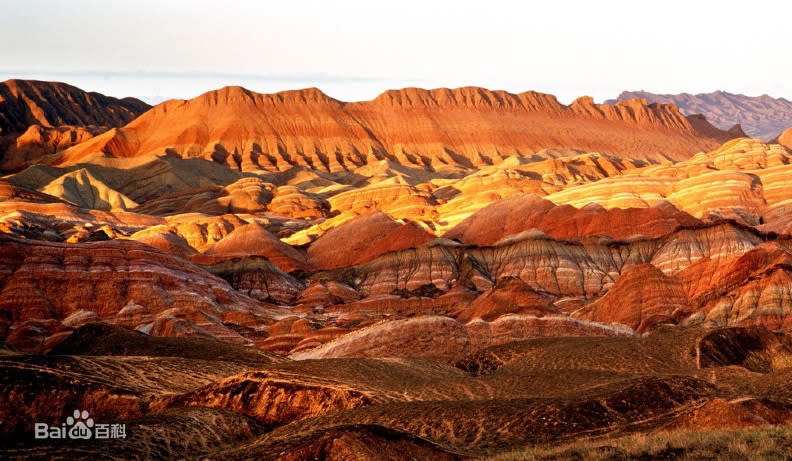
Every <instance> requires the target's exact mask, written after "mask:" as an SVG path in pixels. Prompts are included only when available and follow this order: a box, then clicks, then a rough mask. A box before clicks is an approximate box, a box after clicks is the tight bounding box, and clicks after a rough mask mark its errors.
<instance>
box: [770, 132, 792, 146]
mask: <svg viewBox="0 0 792 461" xmlns="http://www.w3.org/2000/svg"><path fill="white" fill-rule="evenodd" d="M773 142H775V143H778V144H781V145H782V146H784V147H786V148H787V149H792V128H787V129H786V130H784V132H783V133H781V134H780V135H778V137H777V138H776V139H775V140H774V141H773Z"/></svg>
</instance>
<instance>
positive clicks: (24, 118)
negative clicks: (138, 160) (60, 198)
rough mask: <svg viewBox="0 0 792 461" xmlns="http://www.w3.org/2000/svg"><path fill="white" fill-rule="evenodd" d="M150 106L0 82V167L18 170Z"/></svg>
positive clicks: (38, 84)
mask: <svg viewBox="0 0 792 461" xmlns="http://www.w3.org/2000/svg"><path fill="white" fill-rule="evenodd" d="M150 107H151V106H149V105H148V104H146V103H144V102H143V101H140V100H138V99H135V98H124V99H117V98H113V97H110V96H105V95H103V94H100V93H94V92H87V91H83V90H81V89H79V88H77V87H74V86H71V85H68V84H66V83H61V82H43V81H38V80H6V81H4V82H2V83H0V153H4V156H3V162H2V165H1V166H2V168H3V169H12V170H13V169H18V168H20V167H22V166H24V165H27V164H30V163H31V162H35V161H36V159H37V158H38V157H40V156H42V155H47V154H54V153H55V152H58V151H60V150H63V149H65V148H67V147H70V146H72V145H74V144H77V143H79V142H82V141H84V140H86V139H88V138H90V137H92V136H94V135H96V134H99V133H102V132H104V131H106V130H107V129H109V128H110V127H118V126H122V125H124V124H126V123H128V122H130V121H131V120H132V119H134V118H135V117H137V116H138V115H140V114H142V113H143V112H145V111H147V110H148V109H149V108H150Z"/></svg>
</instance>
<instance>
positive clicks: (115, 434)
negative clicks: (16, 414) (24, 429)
mask: <svg viewBox="0 0 792 461" xmlns="http://www.w3.org/2000/svg"><path fill="white" fill-rule="evenodd" d="M89 416H90V415H89V414H88V411H87V410H82V411H81V410H74V413H73V416H69V417H68V418H66V422H65V423H63V424H61V425H60V426H50V425H49V424H46V423H36V424H35V426H34V431H35V437H36V439H72V440H79V439H85V440H87V439H91V438H93V439H125V438H126V424H97V423H94V420H93V418H90V417H89Z"/></svg>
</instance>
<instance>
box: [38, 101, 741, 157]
mask: <svg viewBox="0 0 792 461" xmlns="http://www.w3.org/2000/svg"><path fill="white" fill-rule="evenodd" d="M731 137H732V134H730V133H727V132H724V131H720V130H718V129H716V128H714V127H712V126H711V125H709V124H708V123H706V121H703V120H691V119H689V118H687V117H686V116H684V115H682V114H681V113H680V112H679V110H678V109H677V108H676V106H673V105H658V104H648V103H647V102H646V101H645V100H640V99H636V100H631V101H626V102H620V103H617V104H615V105H597V104H594V102H593V101H592V99H591V98H589V97H583V98H579V99H577V100H576V101H575V102H573V103H572V104H571V105H569V106H566V105H563V104H560V103H559V102H558V101H557V100H556V98H555V97H554V96H551V95H547V94H541V93H535V92H525V93H520V94H511V93H507V92H504V91H489V90H486V89H483V88H472V87H468V88H459V89H454V90H450V89H444V88H443V89H435V90H423V89H417V88H407V89H403V90H392V91H387V92H385V93H383V94H382V95H380V96H379V97H377V98H376V99H374V100H372V101H366V102H354V103H346V102H342V101H337V100H335V99H333V98H330V97H328V96H327V95H325V94H324V93H322V92H321V91H319V90H318V89H315V88H310V89H305V90H296V91H286V92H282V93H275V94H259V93H254V92H252V91H248V90H246V89H244V88H240V87H226V88H222V89H219V90H216V91H210V92H208V93H205V94H203V95H201V96H199V97H197V98H195V99H192V100H189V101H181V100H171V101H167V102H164V103H162V104H160V105H158V106H156V107H154V108H153V109H151V110H149V111H148V112H146V113H145V114H144V115H142V116H141V117H139V118H137V119H135V120H134V121H132V122H131V123H129V124H128V125H126V126H124V127H123V128H119V129H114V130H110V131H108V132H106V133H104V134H102V135H100V136H97V137H95V138H93V139H90V140H88V141H86V142H83V143H81V144H78V145H76V146H74V147H72V148H70V149H68V150H66V151H64V152H62V153H61V154H60V155H59V156H57V157H56V158H53V159H51V161H50V163H52V164H56V165H70V164H75V163H80V162H86V161H97V160H99V159H101V158H102V157H140V156H147V155H164V154H165V153H175V154H179V155H181V156H184V157H203V158H207V159H212V160H214V161H217V162H220V163H225V164H228V165H229V166H231V167H233V168H236V169H241V170H244V171H255V170H266V171H279V170H281V171H282V170H287V169H290V168H292V167H294V166H304V167H308V168H313V169H318V170H325V171H343V170H351V169H354V168H356V167H358V166H361V165H365V164H369V163H371V162H373V161H378V160H382V159H388V160H392V161H396V162H398V163H400V164H403V165H412V166H419V167H430V168H434V169H440V168H448V167H457V168H458V167H477V166H482V165H489V164H493V163H497V162H499V161H501V160H503V159H505V158H507V157H509V156H512V155H515V154H522V155H529V156H530V155H532V154H534V153H536V152H538V151H540V150H541V149H542V148H561V147H564V148H575V149H582V150H586V151H603V152H608V153H613V154H616V155H620V156H622V157H626V158H632V159H639V160H651V161H659V160H663V159H672V160H683V159H686V158H688V157H690V156H691V155H693V154H695V153H696V152H698V151H701V150H711V149H714V148H715V147H717V146H718V145H719V144H720V143H722V142H723V141H725V140H727V139H730V138H731Z"/></svg>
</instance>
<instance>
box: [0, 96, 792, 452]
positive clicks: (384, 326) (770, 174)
mask: <svg viewBox="0 0 792 461" xmlns="http://www.w3.org/2000/svg"><path fill="white" fill-rule="evenodd" d="M58 94H60V93H46V94H45V99H46V98H50V97H51V98H53V100H54V101H60V99H59V96H57V95H58ZM23 99H24V98H23ZM46 104H49V105H52V104H50V103H49V102H46V101H45V102H41V103H38V105H39V106H43V105H46ZM97 104H98V103H97ZM108 104H109V103H108ZM113 104H115V103H113ZM55 106H57V107H66V105H64V104H61V103H58V104H56V105H55ZM55 106H53V107H55ZM86 107H89V109H87V110H88V112H87V113H86V114H84V115H85V117H82V116H81V118H80V117H78V118H72V119H68V120H67V119H66V118H64V117H66V116H67V115H68V113H67V114H66V115H63V116H62V117H61V118H60V119H54V118H53V119H52V121H49V120H44V119H41V120H39V119H36V120H35V121H36V123H35V124H33V125H29V126H28V125H25V123H28V122H25V121H24V117H22V116H20V120H22V121H23V123H22V125H24V126H26V127H27V128H25V131H23V132H21V133H20V132H15V133H14V134H13V135H10V136H9V139H11V138H13V139H11V140H12V141H13V142H12V148H10V149H9V150H6V151H5V153H6V156H7V158H6V159H5V161H6V163H4V165H5V166H6V167H8V168H10V169H13V171H10V172H8V174H6V175H4V176H3V177H2V178H0V396H2V397H0V421H2V422H3V424H0V458H2V459H6V458H9V459H28V458H36V459H38V458H51V457H61V458H81V459H82V458H85V457H86V456H93V457H96V458H101V459H105V458H108V459H131V458H142V459H161V458H167V459H170V458H179V459H181V458H211V459H251V458H262V459H286V460H300V459H366V460H368V459H383V460H385V459H402V458H408V459H443V460H446V459H449V460H458V459H484V458H487V459H489V458H492V457H495V458H497V459H500V458H503V459H512V458H514V459H524V458H529V459H533V458H534V457H536V456H534V455H535V454H536V453H544V454H542V455H541V456H540V457H539V458H540V459H566V458H573V459H578V458H581V456H582V457H584V458H588V457H592V458H602V457H607V458H641V459H644V458H652V459H654V458H669V457H679V456H685V457H692V458H696V459H698V458H728V459H750V458H751V456H753V457H757V456H758V457H763V456H764V455H765V454H767V455H768V456H765V457H772V456H769V455H770V454H776V453H786V452H788V451H789V450H788V448H789V446H792V445H790V444H789V443H788V442H785V440H792V438H787V439H784V438H783V437H780V436H779V434H781V435H783V431H787V432H786V433H789V430H790V429H789V428H790V427H792V426H790V425H791V424H792V384H790V383H792V334H790V333H791V332H792V192H790V191H792V151H790V150H789V149H788V148H787V147H785V145H787V146H788V145H789V142H788V141H789V132H788V131H787V132H786V133H785V134H783V135H781V136H780V137H779V142H780V144H772V143H771V144H768V143H764V142H762V141H760V140H757V139H751V138H748V137H745V136H744V133H742V132H741V130H740V129H739V127H736V128H733V129H730V130H729V131H728V132H726V131H722V130H719V129H718V128H715V127H714V126H712V125H711V124H709V122H708V121H707V119H706V118H705V117H704V116H702V115H690V116H685V115H683V114H682V113H681V112H680V111H679V110H678V109H677V108H676V106H674V105H663V104H649V103H647V101H646V100H645V99H632V100H629V101H626V102H619V103H617V104H615V105H596V104H594V103H593V102H592V101H591V99H590V98H581V99H578V100H577V101H575V102H574V103H572V104H571V105H569V106H566V105H562V104H559V103H558V102H557V101H556V100H555V98H553V97H552V96H549V95H542V94H538V93H522V94H517V95H515V94H510V93H505V92H492V91H488V90H483V89H479V88H461V89H456V90H445V89H439V90H419V89H404V90H396V91H389V92H386V93H384V94H383V95H381V96H380V97H378V98H376V99H375V100H373V101H367V102H357V103H346V102H342V101H337V100H335V99H332V98H329V97H327V96H325V95H324V94H322V93H321V92H320V91H318V90H315V89H308V90H301V91H291V92H284V93H277V94H272V95H263V94H257V93H253V92H250V91H247V90H244V89H241V88H238V87H229V88H224V89H221V90H217V91H213V92H209V93H207V94H204V95H202V96H200V97H198V98H195V99H193V100H190V101H167V102H164V103H162V104H160V105H158V106H156V107H154V108H151V109H150V110H148V111H146V112H145V113H143V114H142V115H140V116H138V117H137V118H134V119H131V120H129V121H127V122H125V123H123V124H120V122H118V121H117V120H114V119H112V117H110V116H109V115H107V114H109V113H111V112H107V113H105V114H104V115H102V110H104V109H101V108H100V107H98V106H97V107H95V108H90V107H93V106H86ZM94 111H95V112H96V113H97V115H96V117H95V118H93V119H92V118H90V117H88V116H89V115H91V113H92V112H94ZM67 112H68V111H67ZM19 113H20V114H21V113H22V112H19ZM128 115H129V117H130V118H131V117H133V115H132V114H131V113H130V114H128ZM108 117H109V118H108ZM61 122H69V123H73V122H75V123H76V122H79V123H107V125H101V126H100V125H96V124H91V125H77V124H72V125H57V126H50V125H45V123H61ZM111 123H112V124H116V125H115V126H112V125H110V124H111ZM15 129H16V128H15ZM721 141H723V142H721ZM9 155H10V156H11V158H8V156H9ZM11 160H13V162H11ZM11 166H13V168H11ZM23 167H24V169H22V168H23ZM20 408H23V409H24V411H20ZM75 409H84V410H85V411H88V412H90V417H91V418H92V419H93V420H94V422H95V425H94V430H96V431H97V432H98V429H99V427H100V426H99V425H100V424H102V425H104V424H125V425H126V426H125V427H126V431H127V437H126V438H116V439H112V440H107V441H105V440H100V439H98V440H91V441H90V443H86V442H87V441H84V440H56V441H47V440H33V436H32V434H33V433H34V428H35V426H34V425H35V424H36V423H46V424H49V425H53V426H56V427H65V426H66V425H68V421H69V420H68V418H69V417H71V418H72V420H75V419H76V417H75V416H74V411H75ZM79 416H82V415H79ZM77 419H84V417H83V418H77ZM767 426H770V427H769V428H768V427H767ZM713 429H718V430H719V431H723V430H730V431H736V432H735V433H732V432H729V433H725V434H726V435H724V433H723V432H716V433H713V434H710V433H708V432H707V431H710V430H713ZM689 431H697V432H695V434H694V435H690V434H689ZM701 431H704V432H701ZM762 431H770V432H762ZM767 433H769V434H770V435H769V436H768V437H766V439H768V440H770V441H767V440H765V438H761V434H767ZM669 434H671V435H669ZM678 434H679V435H678ZM686 437H687V438H690V437H694V438H695V441H696V442H695V443H698V444H705V445H707V446H708V448H706V449H696V451H690V450H687V449H686V448H680V449H677V448H673V447H672V446H671V445H669V443H678V441H679V440H683V441H684V440H686ZM710 437H712V438H710ZM740 437H742V438H740ZM743 439H748V440H749V442H750V443H748V442H746V443H745V444H743V443H737V442H735V441H740V440H743ZM635 440H639V441H641V440H642V441H643V442H641V443H646V444H649V445H651V446H652V447H653V448H651V449H642V448H640V447H639V448H636V447H635V446H632V445H631V444H635V443H637V442H635ZM657 440H660V442H656V441H657ZM669 440H671V441H672V442H669ZM724 440H725V441H724ZM764 443H775V444H786V445H783V446H776V445H773V446H772V447H771V448H768V449H765V448H763V447H764V445H763V444H764ZM562 444H563V446H562ZM569 444H577V445H573V446H572V447H569V448H564V446H569ZM550 445H552V446H558V447H557V449H558V450H562V451H559V452H556V453H547V450H550V448H551V447H550ZM583 446H587V447H590V450H589V451H587V452H585V453H587V455H581V454H580V453H579V452H578V451H576V450H579V449H581V450H582V448H580V447H583ZM724 447H725V448H724ZM553 449H556V448H553ZM537 450H541V451H537ZM686 450H687V451H686ZM735 450H742V452H744V453H742V454H739V453H738V454H735V453H734V451H735ZM751 450H755V451H756V453H753V452H751ZM762 450H765V451H762ZM529 451H530V454H529ZM617 451H618V452H617ZM523 452H524V453H523ZM746 453H749V454H746ZM589 454H590V455H591V456H588V455H589ZM567 455H568V456H567Z"/></svg>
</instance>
